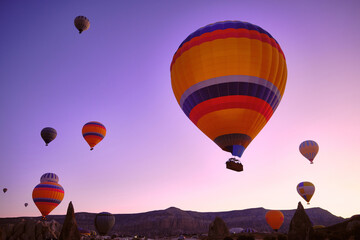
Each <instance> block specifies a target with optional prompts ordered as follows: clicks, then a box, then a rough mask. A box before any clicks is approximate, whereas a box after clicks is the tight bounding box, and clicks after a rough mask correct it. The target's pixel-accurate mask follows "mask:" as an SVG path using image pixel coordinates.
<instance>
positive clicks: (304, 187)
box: [296, 182, 315, 204]
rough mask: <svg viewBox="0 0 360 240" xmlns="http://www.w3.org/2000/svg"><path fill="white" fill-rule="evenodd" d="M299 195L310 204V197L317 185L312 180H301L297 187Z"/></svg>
mask: <svg viewBox="0 0 360 240" xmlns="http://www.w3.org/2000/svg"><path fill="white" fill-rule="evenodd" d="M296 190H297V192H298V193H299V195H300V196H301V197H302V198H303V199H304V200H305V201H306V202H307V203H308V204H309V202H310V199H311V198H312V196H313V195H314V192H315V186H314V184H312V183H311V182H301V183H299V184H298V185H297V187H296Z"/></svg>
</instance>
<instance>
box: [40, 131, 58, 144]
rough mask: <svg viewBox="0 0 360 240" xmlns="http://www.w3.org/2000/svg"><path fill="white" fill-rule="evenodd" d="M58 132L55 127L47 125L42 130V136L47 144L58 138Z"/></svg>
mask: <svg viewBox="0 0 360 240" xmlns="http://www.w3.org/2000/svg"><path fill="white" fill-rule="evenodd" d="M56 135H57V132H56V130H55V129H53V128H51V127H46V128H44V129H43V130H41V137H42V139H43V140H44V142H45V143H46V146H47V145H48V144H49V143H50V142H51V141H52V140H54V139H55V138H56Z"/></svg>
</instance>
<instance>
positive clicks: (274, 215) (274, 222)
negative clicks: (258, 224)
mask: <svg viewBox="0 0 360 240" xmlns="http://www.w3.org/2000/svg"><path fill="white" fill-rule="evenodd" d="M265 219H266V222H267V223H268V224H269V226H270V227H271V228H272V229H273V230H274V231H275V232H277V231H278V230H279V228H280V227H281V225H282V224H283V222H284V214H283V213H282V212H281V211H279V210H270V211H268V212H267V213H266V214H265Z"/></svg>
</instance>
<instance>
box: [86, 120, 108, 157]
mask: <svg viewBox="0 0 360 240" xmlns="http://www.w3.org/2000/svg"><path fill="white" fill-rule="evenodd" d="M82 135H83V137H84V139H85V141H86V142H87V143H88V144H89V146H90V150H93V149H94V147H95V145H96V144H98V143H99V142H100V141H101V140H103V138H104V137H105V135H106V128H105V126H104V125H103V124H102V123H99V122H96V121H92V122H88V123H86V124H85V125H84V126H83V128H82Z"/></svg>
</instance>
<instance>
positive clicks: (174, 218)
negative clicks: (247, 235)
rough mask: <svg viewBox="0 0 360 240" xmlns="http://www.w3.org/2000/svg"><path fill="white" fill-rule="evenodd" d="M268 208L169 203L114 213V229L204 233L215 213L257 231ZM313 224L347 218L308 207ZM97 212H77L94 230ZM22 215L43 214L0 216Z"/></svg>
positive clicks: (79, 220)
mask: <svg viewBox="0 0 360 240" xmlns="http://www.w3.org/2000/svg"><path fill="white" fill-rule="evenodd" d="M267 211H268V210H267V209H264V208H252V209H246V210H236V211H227V212H195V211H183V210H181V209H178V208H175V207H170V208H168V209H165V210H157V211H150V212H145V213H137V214H114V215H115V219H116V223H115V226H114V227H113V229H112V232H111V233H118V234H123V235H130V236H134V235H145V236H148V237H161V236H175V235H180V234H202V233H207V232H208V230H209V225H210V223H211V222H212V221H213V220H214V219H215V217H220V218H222V219H223V220H224V222H225V223H226V225H227V226H228V228H229V229H231V228H236V227H241V228H248V227H249V228H254V229H256V230H257V231H261V232H266V231H271V229H270V227H269V226H268V225H267V223H266V221H265V213H266V212H267ZM282 212H283V214H284V216H285V220H284V224H283V226H282V227H281V228H280V232H287V231H288V229H289V224H290V220H291V219H292V217H293V215H294V213H295V209H294V210H282ZM306 213H307V214H308V216H309V218H310V220H311V221H312V223H313V225H324V226H330V225H334V224H337V223H341V222H343V221H344V220H345V219H344V218H342V217H337V216H334V215H333V214H331V213H330V212H328V211H326V210H324V209H321V208H309V209H306ZM95 215H96V214H95V213H84V212H80V213H76V214H75V216H76V221H77V223H78V225H79V226H80V227H82V228H85V229H89V230H95V228H94V219H95ZM20 219H34V220H38V219H40V218H30V217H28V218H0V225H2V224H8V223H16V222H18V221H19V220H20ZM64 219H65V215H50V216H48V220H49V221H50V220H55V221H57V222H59V223H61V224H62V223H63V222H64Z"/></svg>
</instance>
